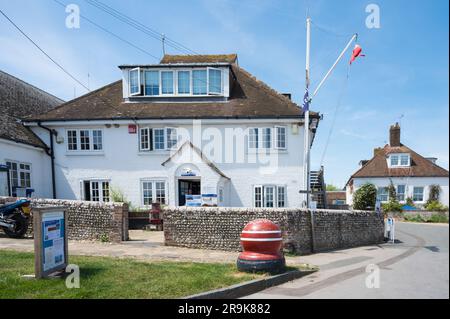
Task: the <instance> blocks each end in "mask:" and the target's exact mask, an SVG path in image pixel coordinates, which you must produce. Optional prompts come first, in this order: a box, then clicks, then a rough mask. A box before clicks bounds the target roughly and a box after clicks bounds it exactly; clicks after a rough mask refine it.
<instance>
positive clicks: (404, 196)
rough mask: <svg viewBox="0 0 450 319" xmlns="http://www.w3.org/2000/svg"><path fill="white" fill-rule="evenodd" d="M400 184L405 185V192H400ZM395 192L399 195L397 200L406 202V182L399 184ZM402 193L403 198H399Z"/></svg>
mask: <svg viewBox="0 0 450 319" xmlns="http://www.w3.org/2000/svg"><path fill="white" fill-rule="evenodd" d="M400 186H403V187H404V191H403V193H399V191H398V189H399V187H400ZM395 192H396V195H397V200H398V201H399V202H404V201H405V200H406V185H405V184H399V185H397V187H396V188H395ZM400 195H402V196H403V199H400V198H399V196H400Z"/></svg>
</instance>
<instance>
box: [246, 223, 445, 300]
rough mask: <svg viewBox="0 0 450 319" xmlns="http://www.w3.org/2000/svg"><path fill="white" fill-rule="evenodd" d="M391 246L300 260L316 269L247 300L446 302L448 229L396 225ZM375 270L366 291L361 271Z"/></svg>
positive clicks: (346, 251)
mask: <svg viewBox="0 0 450 319" xmlns="http://www.w3.org/2000/svg"><path fill="white" fill-rule="evenodd" d="M396 233H397V234H396V237H397V240H398V242H397V243H396V244H383V245H380V246H372V247H361V248H356V249H348V250H341V251H335V252H329V253H324V254H316V255H310V256H305V257H300V258H302V259H303V261H304V262H307V263H312V264H315V265H318V266H319V267H320V271H319V272H316V273H314V274H312V275H309V276H306V277H303V278H300V279H298V280H295V281H292V282H289V283H286V284H283V285H280V286H277V287H273V288H269V289H267V290H265V291H263V292H260V293H257V294H254V295H251V296H248V297H247V298H258V299H263V298H269V299H277V298H278V299H280V298H363V299H367V298H377V299H381V298H445V299H448V298H449V252H448V242H449V227H448V224H447V225H443V224H413V223H397V224H396ZM369 264H375V265H377V266H378V267H379V274H380V276H379V279H380V280H379V283H380V286H379V288H367V286H366V279H367V276H368V275H369V273H366V267H367V265H369Z"/></svg>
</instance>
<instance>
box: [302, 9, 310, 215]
mask: <svg viewBox="0 0 450 319" xmlns="http://www.w3.org/2000/svg"><path fill="white" fill-rule="evenodd" d="M310 49H311V18H310V17H309V16H308V17H307V19H306V62H305V71H306V78H305V87H306V92H307V93H306V94H308V91H309V84H310V78H309V71H310V64H309V61H310ZM307 98H308V99H309V95H308V97H307ZM307 104H309V102H307ZM304 128H305V134H304V135H305V141H304V145H305V147H304V160H303V167H304V173H303V185H304V187H306V200H305V202H306V208H309V191H310V185H309V174H310V173H309V166H310V156H309V148H310V137H309V133H310V132H309V107H306V111H305V123H304Z"/></svg>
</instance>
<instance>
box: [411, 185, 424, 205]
mask: <svg viewBox="0 0 450 319" xmlns="http://www.w3.org/2000/svg"><path fill="white" fill-rule="evenodd" d="M418 188H421V189H422V193H421V197H422V199H421V200H417V199H416V189H418ZM412 199H413V201H414V202H417V203H423V202H424V200H425V187H424V186H414V187H413V193H412Z"/></svg>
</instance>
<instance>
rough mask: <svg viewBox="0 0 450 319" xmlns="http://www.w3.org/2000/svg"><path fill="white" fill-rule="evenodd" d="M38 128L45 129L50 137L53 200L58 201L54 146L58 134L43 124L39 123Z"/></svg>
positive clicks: (49, 153)
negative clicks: (54, 139) (54, 137)
mask: <svg viewBox="0 0 450 319" xmlns="http://www.w3.org/2000/svg"><path fill="white" fill-rule="evenodd" d="M38 126H39V127H41V128H43V129H44V130H46V131H48V133H49V136H50V152H49V151H48V149H47V155H48V156H50V159H51V166H52V195H53V199H56V182H55V149H54V146H53V136H57V135H58V133H57V132H56V131H55V130H52V129H50V128H48V127H45V126H43V125H42V124H41V122H38Z"/></svg>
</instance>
